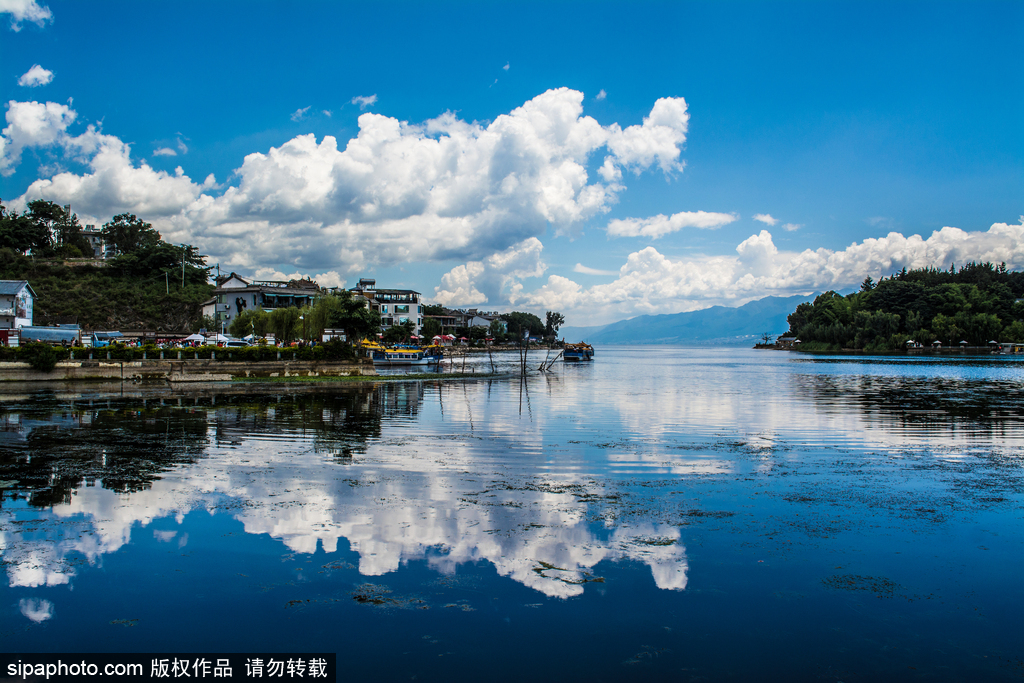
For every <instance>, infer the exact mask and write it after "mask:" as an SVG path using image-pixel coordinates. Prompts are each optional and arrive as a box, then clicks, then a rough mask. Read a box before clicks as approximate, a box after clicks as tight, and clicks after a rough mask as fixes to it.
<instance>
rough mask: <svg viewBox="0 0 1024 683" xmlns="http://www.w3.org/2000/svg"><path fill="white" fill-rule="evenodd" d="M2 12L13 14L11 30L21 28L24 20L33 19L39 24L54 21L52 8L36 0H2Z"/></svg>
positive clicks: (0, 7)
mask: <svg viewBox="0 0 1024 683" xmlns="http://www.w3.org/2000/svg"><path fill="white" fill-rule="evenodd" d="M0 14H10V15H11V30H12V31H15V32H17V31H20V30H21V22H23V21H31V22H32V23H33V24H36V25H37V26H43V25H45V24H46V22H48V21H53V13H52V12H51V11H50V8H49V7H46V6H43V5H40V4H39V3H38V2H36V0H0Z"/></svg>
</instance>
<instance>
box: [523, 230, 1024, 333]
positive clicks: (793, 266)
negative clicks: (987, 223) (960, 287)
mask: <svg viewBox="0 0 1024 683" xmlns="http://www.w3.org/2000/svg"><path fill="white" fill-rule="evenodd" d="M968 261H977V262H986V261H988V262H992V263H1006V264H1007V266H1008V267H1010V268H1022V267H1024V217H1022V218H1021V222H1020V224H1017V225H1013V224H1007V223H995V224H993V225H992V226H991V227H990V228H989V229H988V230H987V231H974V232H968V231H964V230H961V229H959V228H953V227H945V228H942V229H941V230H936V231H935V232H933V233H932V234H931V235H930V236H929V237H928V238H923V237H921V236H920V235H910V236H909V237H908V236H904V235H902V234H900V233H897V232H891V233H889V234H888V235H886V236H885V237H882V238H877V239H876V238H872V239H866V240H864V241H863V242H859V243H853V244H851V245H850V246H849V247H847V248H846V249H843V250H839V251H834V250H830V249H824V248H822V249H807V250H805V251H803V252H799V253H797V252H783V251H780V250H779V249H778V247H776V245H775V243H774V241H773V239H772V235H771V233H770V232H768V231H767V230H762V231H761V232H760V233H758V234H756V235H751V236H750V237H748V238H747V239H745V240H744V241H743V242H741V243H740V244H739V245H738V246H737V247H736V255H735V256H729V255H723V256H701V257H694V258H687V259H679V260H673V259H670V258H668V257H666V256H664V255H663V254H661V253H659V252H658V250H657V249H655V248H654V247H647V248H645V249H642V250H640V251H637V252H634V253H632V254H630V255H629V256H628V257H627V259H626V263H625V264H624V265H623V267H622V268H621V269H620V272H619V273H618V277H617V278H616V279H615V280H614V281H613V282H610V283H606V284H600V285H595V286H594V287H590V288H587V289H584V288H583V287H581V286H580V285H579V284H577V283H575V282H572V281H571V280H568V279H567V278H564V277H561V276H557V275H552V276H550V277H548V281H547V283H546V284H545V285H544V286H542V287H540V288H538V289H536V290H534V291H532V292H521V293H520V294H519V300H518V303H519V306H520V307H525V309H526V310H533V311H534V312H536V311H543V310H559V311H562V312H563V313H565V314H566V317H567V318H568V320H569V321H570V323H571V324H581V323H576V322H575V321H574V320H573V315H574V313H575V314H577V315H585V316H586V324H600V323H606V322H612V321H614V320H619V319H622V318H625V317H632V316H635V315H639V314H644V313H650V314H655V313H678V312H680V311H688V310H696V309H700V308H707V307H708V306H712V305H716V304H721V305H727V306H738V305H742V304H744V303H746V302H748V301H752V300H755V299H760V298H762V297H764V296H767V295H775V296H790V295H793V294H808V293H811V292H814V291H823V290H827V289H843V288H846V287H855V286H857V285H858V284H859V283H860V282H862V281H863V280H864V278H865V277H868V276H871V277H872V278H875V279H878V278H879V277H882V276H887V275H890V274H892V273H894V272H896V271H899V270H901V269H903V268H908V269H914V268H925V267H936V268H948V267H949V265H950V264H951V263H956V264H958V265H963V264H965V263H967V262H968Z"/></svg>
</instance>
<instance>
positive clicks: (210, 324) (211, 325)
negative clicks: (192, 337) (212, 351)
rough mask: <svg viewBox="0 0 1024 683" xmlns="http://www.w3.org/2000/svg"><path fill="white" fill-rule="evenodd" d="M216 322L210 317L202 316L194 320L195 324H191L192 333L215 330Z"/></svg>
mask: <svg viewBox="0 0 1024 683" xmlns="http://www.w3.org/2000/svg"><path fill="white" fill-rule="evenodd" d="M216 329H217V321H216V320H214V319H213V316H212V315H202V316H199V317H198V318H196V320H195V322H193V323H192V332H198V331H199V330H210V331H213V330H216Z"/></svg>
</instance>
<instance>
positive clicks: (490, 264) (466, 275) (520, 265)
mask: <svg viewBox="0 0 1024 683" xmlns="http://www.w3.org/2000/svg"><path fill="white" fill-rule="evenodd" d="M543 249H544V245H543V244H541V241H540V240H539V239H537V238H536V237H530V238H529V239H526V240H524V241H523V242H521V243H519V244H516V245H513V246H511V247H509V248H508V249H505V250H503V251H501V252H498V253H496V254H492V255H491V256H489V257H487V258H486V259H484V260H483V261H470V262H469V263H466V264H464V265H461V266H456V267H455V268H453V269H452V270H450V271H448V272H447V273H445V274H444V275H443V276H441V284H440V286H438V287H435V288H434V300H435V301H436V302H437V303H439V304H442V305H445V306H472V305H474V304H485V303H493V302H505V301H508V302H510V303H515V301H516V299H517V298H518V296H519V294H520V292H521V291H522V290H523V285H522V283H521V282H520V280H522V279H523V278H527V277H540V276H541V275H543V274H544V271H545V270H546V269H547V266H546V265H545V264H544V262H543V261H542V260H541V251H542V250H543Z"/></svg>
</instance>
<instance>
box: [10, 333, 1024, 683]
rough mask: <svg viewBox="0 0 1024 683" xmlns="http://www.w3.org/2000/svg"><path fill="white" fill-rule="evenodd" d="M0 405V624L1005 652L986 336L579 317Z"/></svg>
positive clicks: (936, 673)
mask: <svg viewBox="0 0 1024 683" xmlns="http://www.w3.org/2000/svg"><path fill="white" fill-rule="evenodd" d="M542 356H543V353H541V354H539V355H537V356H536V358H535V360H531V365H533V366H534V367H536V365H538V364H539V363H540V359H541V358H542ZM491 362H492V361H491V360H490V359H488V358H487V357H486V356H481V357H474V358H471V359H468V360H467V368H468V369H472V368H474V367H475V368H476V369H477V370H478V371H479V372H484V371H488V370H490V364H491ZM494 362H495V363H496V364H497V365H498V366H500V367H509V366H511V365H512V363H513V362H514V358H513V357H512V356H511V355H508V356H504V357H498V358H495V359H494ZM460 369H461V366H460ZM0 430H2V431H0V480H2V482H0V487H2V488H0V560H2V564H3V572H4V575H5V579H4V586H3V588H2V589H0V590H2V598H0V615H2V616H0V650H3V651H7V652H30V651H54V652H62V651H75V652H83V651H97V652H103V651H115V652H116V651H140V652H150V651H152V652H166V653H173V652H218V651H219V652H254V651H261V650H265V651H268V652H288V651H295V652H314V651H330V652H337V653H338V662H339V664H340V668H341V671H342V674H343V675H342V677H341V678H343V679H351V680H360V679H369V678H371V677H372V679H373V680H418V681H451V680H467V679H475V680H508V681H520V680H525V679H532V680H544V681H547V680H562V681H564V680H587V681H601V680H605V681H618V680H638V681H648V680H671V681H690V680H695V681H696V680H715V681H716V680H776V679H779V680H793V681H800V680H815V681H817V680H821V681H847V682H851V681H878V680H892V681H902V680H924V681H960V680H962V681H977V680H1020V679H1021V678H1022V677H1024V645H1022V644H1024V638H1022V637H1021V633H1022V631H1021V627H1020V620H1021V616H1020V615H1021V610H1022V608H1024V587H1022V581H1021V577H1022V570H1021V567H1022V566H1024V562H1022V560H1024V519H1022V512H1021V511H1022V507H1024V506H1022V492H1024V362H1022V361H1020V360H1017V359H1014V358H1013V357H998V356H996V357H983V358H971V359H969V360H956V359H950V358H944V359H934V358H927V357H915V358H904V357H899V358H882V357H826V356H807V355H799V354H791V353H780V352H755V351H752V350H746V349H713V350H712V349H684V348H669V347H665V348H643V349H641V350H631V349H625V348H617V349H616V348H601V349H598V355H597V359H596V361H595V362H594V363H592V364H584V365H563V364H561V363H559V364H556V365H555V366H554V367H553V369H552V371H551V372H549V373H547V374H534V375H531V376H530V377H529V378H528V379H527V381H526V382H520V381H519V380H518V379H511V380H509V379H502V380H487V379H480V380H470V381H442V380H439V381H426V382H413V381H408V382H380V383H366V384H348V385H344V386H340V387H339V386H332V387H326V386H323V385H306V386H298V387H286V386H282V385H270V384H266V385H249V384H246V385H240V386H239V385H222V386H216V387H212V388H211V387H204V388H199V387H185V388H166V387H164V386H154V387H148V386H145V385H125V386H124V387H123V388H122V387H121V386H120V385H115V386H113V387H96V386H89V385H81V384H79V385H74V386H72V385H59V386H57V385H54V386H36V387H31V388H27V387H25V386H16V387H9V386H4V387H0Z"/></svg>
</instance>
